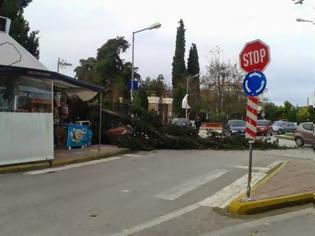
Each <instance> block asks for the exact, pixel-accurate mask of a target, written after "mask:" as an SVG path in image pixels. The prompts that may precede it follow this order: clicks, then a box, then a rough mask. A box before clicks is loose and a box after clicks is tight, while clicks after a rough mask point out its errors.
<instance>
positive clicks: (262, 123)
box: [257, 120, 272, 136]
mask: <svg viewBox="0 0 315 236" xmlns="http://www.w3.org/2000/svg"><path fill="white" fill-rule="evenodd" d="M257 135H260V136H267V135H272V123H271V121H270V120H257Z"/></svg>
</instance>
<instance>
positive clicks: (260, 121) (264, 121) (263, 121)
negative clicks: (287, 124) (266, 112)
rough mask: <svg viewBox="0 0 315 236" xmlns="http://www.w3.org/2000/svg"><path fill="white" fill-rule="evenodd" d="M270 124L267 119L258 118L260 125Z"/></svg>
mask: <svg viewBox="0 0 315 236" xmlns="http://www.w3.org/2000/svg"><path fill="white" fill-rule="evenodd" d="M267 124H268V121H267V120H258V121H257V125H258V126H266V125H267Z"/></svg>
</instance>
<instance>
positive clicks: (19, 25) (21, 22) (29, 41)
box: [0, 0, 39, 58]
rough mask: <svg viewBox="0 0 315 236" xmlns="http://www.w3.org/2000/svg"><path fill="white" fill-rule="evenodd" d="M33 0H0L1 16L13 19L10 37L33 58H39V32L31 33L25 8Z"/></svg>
mask: <svg viewBox="0 0 315 236" xmlns="http://www.w3.org/2000/svg"><path fill="white" fill-rule="evenodd" d="M31 1H32V0H0V15H1V16H4V17H8V18H10V19H11V28H10V35H11V36H12V37H13V38H14V39H15V40H16V41H17V42H18V43H19V44H21V45H22V46H23V47H25V48H26V50H28V51H29V52H30V53H31V54H32V55H33V56H35V57H36V58H39V38H38V36H37V35H38V33H39V31H30V26H29V23H28V21H27V20H25V18H24V15H23V13H24V8H25V7H27V6H28V5H29V4H30V3H31Z"/></svg>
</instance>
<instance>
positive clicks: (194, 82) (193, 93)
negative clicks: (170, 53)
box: [187, 43, 200, 113]
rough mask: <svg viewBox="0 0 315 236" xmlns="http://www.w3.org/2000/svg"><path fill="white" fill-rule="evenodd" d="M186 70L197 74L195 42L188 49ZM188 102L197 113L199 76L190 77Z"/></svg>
mask: <svg viewBox="0 0 315 236" xmlns="http://www.w3.org/2000/svg"><path fill="white" fill-rule="evenodd" d="M187 72H188V74H189V75H190V76H194V75H196V74H199V72H200V67H199V57H198V51H197V46H196V44H194V43H193V44H192V45H191V47H190V50H189V57H188V62H187ZM189 90H190V96H189V104H190V105H191V108H192V112H193V113H198V112H199V110H200V81H199V76H197V77H194V78H192V79H190V81H189Z"/></svg>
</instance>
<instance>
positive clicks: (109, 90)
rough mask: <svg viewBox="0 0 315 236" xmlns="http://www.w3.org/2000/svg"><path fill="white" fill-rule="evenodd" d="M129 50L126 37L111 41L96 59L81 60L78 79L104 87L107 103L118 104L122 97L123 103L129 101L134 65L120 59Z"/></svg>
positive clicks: (76, 70) (99, 50)
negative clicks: (129, 87) (129, 82)
mask: <svg viewBox="0 0 315 236" xmlns="http://www.w3.org/2000/svg"><path fill="white" fill-rule="evenodd" d="M128 48H129V43H128V41H127V40H125V39H124V37H116V38H114V39H109V40H108V41H107V42H106V43H105V44H103V45H102V46H101V47H100V48H99V49H98V50H97V55H96V57H95V58H94V57H89V58H87V59H81V60H80V65H79V66H78V67H77V68H75V72H76V77H77V78H78V79H79V80H84V81H88V82H92V83H95V84H99V85H101V86H103V87H104V88H105V96H104V97H105V102H106V103H109V104H112V103H118V102H119V98H120V97H123V102H127V101H129V90H128V86H127V84H128V81H130V79H131V68H132V65H131V63H130V62H124V60H123V59H121V58H120V56H121V53H125V52H126V50H127V49H128ZM135 71H136V70H135ZM134 78H135V79H139V78H140V75H139V74H137V73H136V72H135V75H134Z"/></svg>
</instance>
